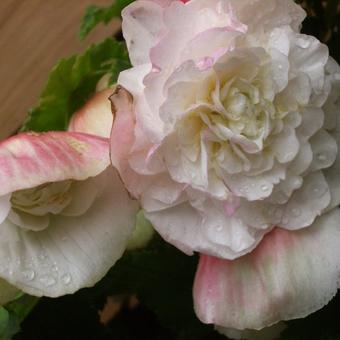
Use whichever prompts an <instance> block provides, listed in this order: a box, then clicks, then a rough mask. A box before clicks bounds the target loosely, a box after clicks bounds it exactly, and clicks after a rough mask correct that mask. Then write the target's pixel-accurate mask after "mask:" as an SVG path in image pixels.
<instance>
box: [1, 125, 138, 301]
mask: <svg viewBox="0 0 340 340" xmlns="http://www.w3.org/2000/svg"><path fill="white" fill-rule="evenodd" d="M109 165H110V161H109V143H108V140H107V139H105V138H101V137H97V136H91V135H88V134H82V133H74V132H48V133H41V134H36V133H22V134H19V135H16V136H13V137H11V138H9V139H7V140H5V141H3V142H1V143H0V183H1V188H0V278H1V279H2V280H5V281H6V282H7V283H9V284H10V285H12V286H15V287H17V288H19V289H21V290H23V291H24V292H26V293H29V294H32V295H36V296H42V295H44V296H51V297H55V296H60V295H63V294H67V293H73V292H75V291H76V290H78V289H80V288H83V287H88V286H92V285H94V284H95V283H96V282H97V281H98V280H99V279H101V278H102V277H103V276H104V275H105V274H106V272H107V271H108V270H109V269H110V267H111V266H112V265H113V264H114V263H115V262H116V261H117V260H118V259H119V258H120V257H121V255H122V253H123V252H124V250H125V247H126V243H127V241H128V239H129V237H130V235H131V234H132V232H133V230H134V226H135V216H136V213H137V211H138V205H137V204H136V202H135V201H133V200H131V199H130V197H129V196H128V194H127V192H126V190H125V188H124V186H123V184H122V183H121V181H120V179H119V177H118V175H117V173H116V171H115V170H114V169H113V168H112V167H110V166H109ZM7 299H8V298H7Z"/></svg>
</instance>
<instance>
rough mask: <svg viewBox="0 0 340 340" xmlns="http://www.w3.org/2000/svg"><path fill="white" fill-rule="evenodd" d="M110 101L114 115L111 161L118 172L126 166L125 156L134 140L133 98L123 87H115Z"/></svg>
mask: <svg viewBox="0 0 340 340" xmlns="http://www.w3.org/2000/svg"><path fill="white" fill-rule="evenodd" d="M110 100H111V102H112V110H113V115H114V122H113V126H112V131H111V148H110V153H111V161H112V164H113V165H114V166H115V167H116V168H117V169H118V170H121V169H122V168H123V167H124V166H126V160H127V155H128V154H129V152H130V150H131V148H132V145H133V143H134V140H135V137H134V126H135V117H134V114H133V98H132V96H131V94H130V93H129V92H128V91H126V90H125V89H124V88H123V87H121V86H117V89H116V91H115V92H114V94H113V95H112V96H111V97H110ZM124 164H125V165H124Z"/></svg>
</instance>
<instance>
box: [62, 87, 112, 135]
mask: <svg viewBox="0 0 340 340" xmlns="http://www.w3.org/2000/svg"><path fill="white" fill-rule="evenodd" d="M113 92H114V89H106V90H104V91H101V92H98V93H96V94H95V95H94V96H93V97H92V98H91V99H90V100H89V101H88V102H87V103H86V104H85V105H84V106H83V107H82V108H81V109H80V110H79V111H78V112H76V113H75V114H74V115H73V117H72V119H71V121H70V125H69V128H68V130H69V131H72V132H83V133H88V134H91V135H96V136H101V137H105V138H109V137H110V133H111V128H112V122H113V117H112V112H111V104H110V100H109V97H110V96H111V94H112V93H113Z"/></svg>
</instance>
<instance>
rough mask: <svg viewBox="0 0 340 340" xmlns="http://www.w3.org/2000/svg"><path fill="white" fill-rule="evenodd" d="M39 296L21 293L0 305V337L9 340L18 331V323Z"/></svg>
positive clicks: (29, 310) (2, 339)
mask: <svg viewBox="0 0 340 340" xmlns="http://www.w3.org/2000/svg"><path fill="white" fill-rule="evenodd" d="M38 301H39V298H37V297H35V296H30V295H26V294H23V295H22V296H21V297H19V298H18V299H16V300H14V301H12V302H10V303H8V304H7V305H6V306H5V307H0V339H1V340H10V339H12V337H13V336H14V335H15V334H16V333H18V332H19V331H20V324H21V322H22V321H23V320H24V319H25V318H26V316H27V315H28V314H29V313H30V312H31V310H32V309H33V308H34V306H35V305H36V304H37V302H38Z"/></svg>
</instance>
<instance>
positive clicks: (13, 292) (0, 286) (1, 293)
mask: <svg viewBox="0 0 340 340" xmlns="http://www.w3.org/2000/svg"><path fill="white" fill-rule="evenodd" d="M19 292H20V291H19V289H18V288H16V287H13V286H12V285H10V284H9V283H8V282H6V281H5V280H2V279H0V306H3V305H4V304H6V303H7V302H10V301H11V300H13V299H14V298H15V297H16V296H17V295H18V294H19Z"/></svg>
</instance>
